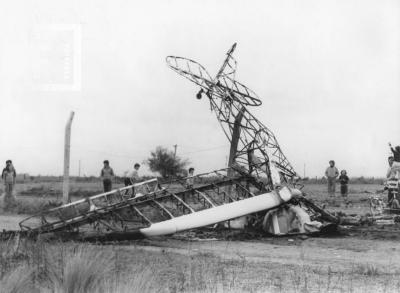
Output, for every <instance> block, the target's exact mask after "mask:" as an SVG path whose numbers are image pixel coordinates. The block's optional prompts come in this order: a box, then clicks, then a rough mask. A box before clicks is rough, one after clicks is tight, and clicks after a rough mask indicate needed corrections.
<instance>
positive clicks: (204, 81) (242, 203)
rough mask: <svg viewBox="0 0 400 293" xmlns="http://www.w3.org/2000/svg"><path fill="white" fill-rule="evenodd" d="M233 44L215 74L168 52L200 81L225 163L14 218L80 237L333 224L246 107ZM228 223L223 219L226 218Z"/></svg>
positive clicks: (302, 229) (31, 229)
mask: <svg viewBox="0 0 400 293" xmlns="http://www.w3.org/2000/svg"><path fill="white" fill-rule="evenodd" d="M235 47H236V44H234V45H233V46H232V48H231V49H230V50H229V51H228V53H227V57H226V59H225V60H224V62H223V65H222V67H221V68H220V70H219V71H218V73H217V75H216V77H215V78H212V77H211V76H210V75H209V74H208V73H207V71H206V70H205V68H204V67H203V66H201V65H200V64H199V63H197V62H195V61H193V60H190V59H186V58H182V57H175V56H168V57H167V59H166V61H167V64H168V66H169V67H170V68H171V69H172V70H174V71H175V72H177V73H178V74H180V75H182V76H184V77H186V78H187V79H189V80H190V81H192V82H194V83H195V84H197V85H198V86H199V87H200V91H199V92H198V93H197V95H196V97H197V98H198V99H201V98H202V97H203V96H205V97H206V98H207V99H208V101H209V102H210V106H211V110H212V111H214V112H215V114H216V116H217V119H218V121H219V123H220V125H221V126H222V129H223V131H224V133H225V135H226V136H227V138H228V140H229V141H230V144H231V147H230V154H229V167H228V168H226V169H222V170H218V171H213V172H210V173H206V174H200V175H197V176H195V177H194V178H193V177H191V178H192V179H194V181H195V182H196V184H195V187H193V188H187V187H186V184H185V179H186V178H183V179H178V180H175V181H172V182H169V183H166V184H159V182H158V181H157V179H152V180H149V181H145V182H141V183H138V184H134V185H133V186H128V187H124V188H120V189H117V190H113V191H110V192H107V193H103V194H99V195H95V196H92V197H89V198H87V199H82V200H79V201H76V202H72V203H69V204H66V205H62V206H60V207H57V208H53V209H50V210H48V211H45V212H43V213H40V214H38V215H35V216H32V217H29V218H27V219H25V220H23V221H22V222H21V223H20V227H21V230H22V231H23V232H24V233H29V234H36V235H37V234H43V233H52V232H66V231H78V230H79V231H85V232H88V233H86V235H87V236H85V239H86V240H91V239H103V240H118V239H136V238H139V237H151V236H159V235H169V234H173V233H176V232H180V231H185V230H189V229H195V228H201V227H206V226H210V225H215V224H218V223H228V226H230V227H234V226H239V227H241V228H245V227H253V228H258V229H260V230H261V229H262V230H264V231H265V232H267V233H271V234H275V235H281V234H290V233H312V232H318V231H321V230H322V229H327V228H332V227H336V225H337V224H338V219H337V218H336V217H334V216H332V215H331V214H329V213H327V212H326V211H324V210H322V209H321V208H319V207H317V206H316V205H314V204H313V203H312V202H311V201H309V200H308V199H306V198H305V197H304V194H303V192H302V191H301V188H299V186H300V185H299V184H298V183H297V182H298V180H299V177H298V176H297V174H296V172H295V171H294V168H293V167H292V165H291V164H290V162H289V161H288V159H287V158H286V156H285V155H284V154H283V152H282V151H281V148H280V146H279V144H278V142H277V140H276V138H275V136H274V134H273V133H272V131H271V130H269V129H268V128H267V127H266V126H265V125H263V124H262V123H261V122H260V121H259V120H258V119H257V118H255V117H254V116H253V115H252V114H251V113H250V112H249V110H248V109H247V107H252V106H260V105H261V100H260V99H259V98H258V97H257V95H256V94H255V93H254V92H252V91H251V90H250V89H248V88H247V87H246V86H244V85H243V84H241V83H239V82H238V81H236V80H235V73H236V64H237V63H236V60H235V59H234V58H233V56H232V54H233V51H234V50H235ZM227 221H228V222H227Z"/></svg>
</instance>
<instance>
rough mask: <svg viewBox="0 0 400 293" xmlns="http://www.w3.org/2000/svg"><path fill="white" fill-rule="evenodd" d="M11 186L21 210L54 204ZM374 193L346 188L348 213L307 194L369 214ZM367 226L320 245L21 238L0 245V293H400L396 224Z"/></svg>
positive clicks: (50, 186) (53, 188) (320, 193)
mask: <svg viewBox="0 0 400 293" xmlns="http://www.w3.org/2000/svg"><path fill="white" fill-rule="evenodd" d="M17 187H18V188H17V199H18V200H19V201H20V202H24V203H25V204H26V205H27V206H35V205H36V204H37V202H46V201H57V200H59V199H60V191H61V186H60V185H59V184H57V183H34V184H27V185H26V186H24V185H22V184H20V185H18V186H17ZM379 189H382V186H380V185H373V184H357V185H351V186H350V194H349V200H350V201H351V202H352V204H351V205H350V206H346V205H345V203H344V201H343V199H342V198H340V196H339V195H337V196H336V197H335V198H330V197H329V196H328V195H327V192H326V187H325V186H324V185H318V184H310V185H308V186H306V187H305V188H304V190H305V191H306V192H307V194H308V196H309V197H311V198H312V199H314V200H315V201H316V202H318V203H320V204H326V207H327V209H328V210H331V211H338V210H341V211H345V212H346V213H348V214H350V213H357V214H363V213H366V212H368V211H369V208H368V198H369V196H371V195H372V194H374V193H375V191H376V190H379ZM71 190H72V193H73V194H74V192H76V193H75V194H74V195H75V196H76V197H77V196H78V194H79V193H81V194H82V193H83V195H84V196H86V195H88V194H91V193H97V192H99V191H101V184H100V182H98V183H97V182H94V183H75V184H73V186H72V189H71ZM32 209H33V208H32ZM25 211H28V212H29V209H26V210H25ZM12 213H13V212H12V211H11V212H7V213H6V215H8V216H9V217H12V216H13V215H12ZM360 229H361V228H360ZM363 229H364V230H352V229H348V228H346V227H344V228H343V232H342V234H340V235H333V236H329V235H327V236H323V237H317V238H314V237H300V236H299V237H296V236H291V237H278V238H276V237H275V238H272V237H261V238H260V237H258V238H257V239H251V238H248V237H247V238H243V237H236V238H232V237H231V238H225V239H224V238H219V239H220V240H218V241H215V240H213V239H211V238H210V239H207V238H206V239H201V241H200V240H198V239H194V238H190V237H189V239H186V240H185V237H184V235H175V236H173V237H161V238H153V239H146V240H140V241H130V242H122V243H109V244H107V245H100V244H99V245H96V244H85V243H74V242H54V241H52V242H45V241H44V240H39V241H36V242H32V241H29V240H22V241H21V242H20V243H19V246H18V245H17V242H16V240H15V239H14V240H10V241H8V242H1V243H0V252H1V256H0V288H1V289H0V292H399V291H400V254H399V253H398V251H400V245H399V241H398V240H399V239H400V237H399V236H397V235H400V233H399V232H400V229H399V227H397V226H396V225H394V226H393V227H389V228H388V227H383V226H382V227H363ZM372 230H373V231H375V232H374V233H375V234H374V233H372V232H371V231H372ZM182 239H183V240H182ZM228 239H236V240H228ZM243 239H246V241H243Z"/></svg>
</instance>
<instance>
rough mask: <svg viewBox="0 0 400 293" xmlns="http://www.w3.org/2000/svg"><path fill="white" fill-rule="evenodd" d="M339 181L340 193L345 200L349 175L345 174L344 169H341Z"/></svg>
mask: <svg viewBox="0 0 400 293" xmlns="http://www.w3.org/2000/svg"><path fill="white" fill-rule="evenodd" d="M339 182H340V194H341V195H342V196H343V198H344V199H345V200H346V202H347V195H348V184H349V177H348V176H347V172H346V170H342V171H341V172H340V176H339Z"/></svg>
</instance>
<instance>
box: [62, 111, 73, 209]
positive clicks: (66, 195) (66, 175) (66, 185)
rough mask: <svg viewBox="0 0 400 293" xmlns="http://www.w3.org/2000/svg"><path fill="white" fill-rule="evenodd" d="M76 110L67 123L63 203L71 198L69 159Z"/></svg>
mask: <svg viewBox="0 0 400 293" xmlns="http://www.w3.org/2000/svg"><path fill="white" fill-rule="evenodd" d="M74 114H75V113H74V112H73V111H71V114H70V116H69V119H68V121H67V124H66V125H65V138H64V180H63V203H68V202H70V199H69V161H70V155H69V154H70V144H71V124H72V119H74Z"/></svg>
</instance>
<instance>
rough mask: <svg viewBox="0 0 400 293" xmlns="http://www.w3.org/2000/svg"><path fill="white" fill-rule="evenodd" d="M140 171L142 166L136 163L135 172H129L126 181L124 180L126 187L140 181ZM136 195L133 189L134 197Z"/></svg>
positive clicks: (133, 188) (126, 174)
mask: <svg viewBox="0 0 400 293" xmlns="http://www.w3.org/2000/svg"><path fill="white" fill-rule="evenodd" d="M139 169H140V164H139V163H135V165H134V166H133V170H131V171H127V172H126V173H125V179H124V184H125V186H129V185H133V184H135V183H137V182H139V181H140V176H139ZM134 194H135V187H132V195H134Z"/></svg>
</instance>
